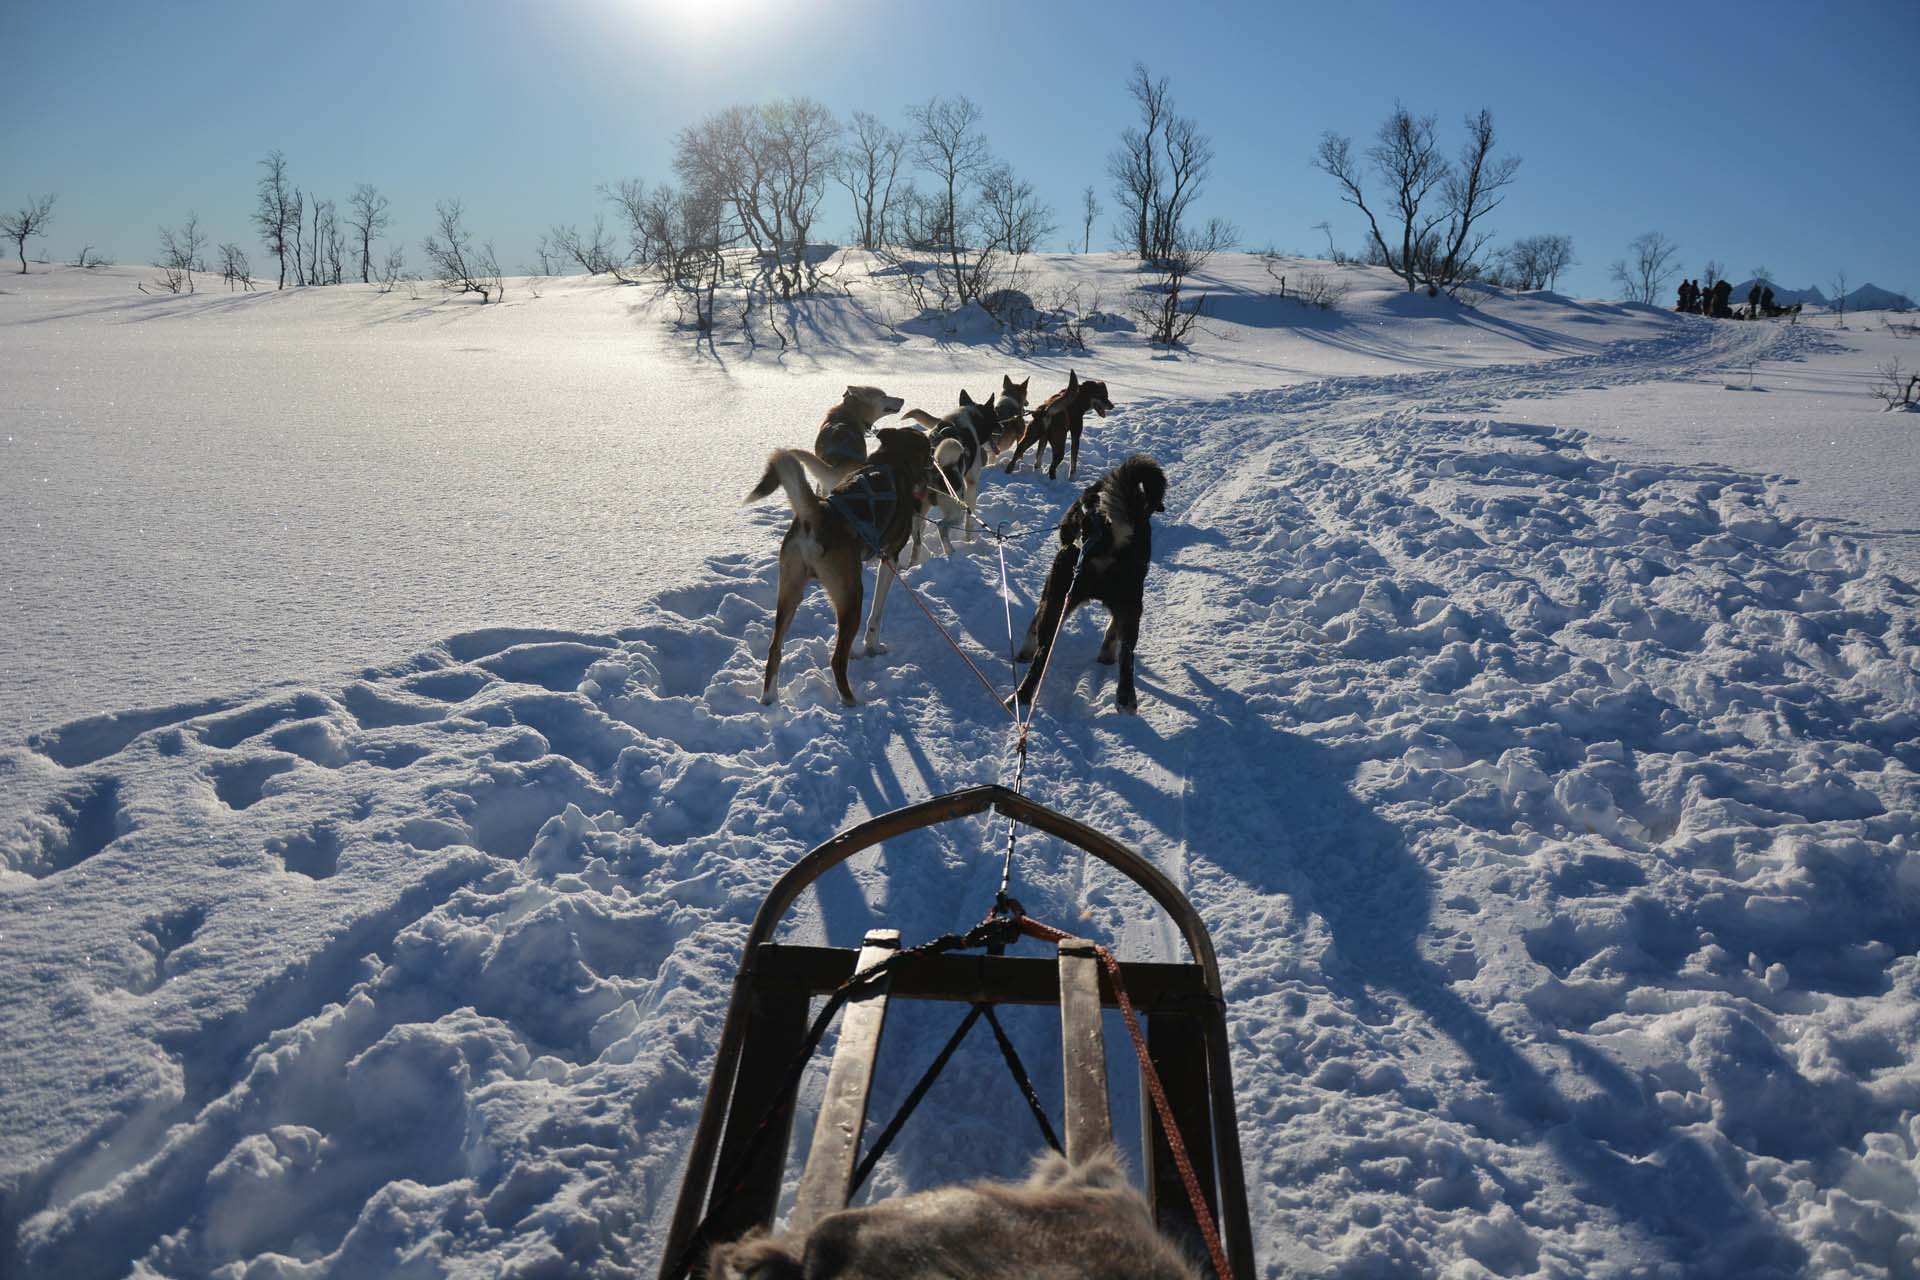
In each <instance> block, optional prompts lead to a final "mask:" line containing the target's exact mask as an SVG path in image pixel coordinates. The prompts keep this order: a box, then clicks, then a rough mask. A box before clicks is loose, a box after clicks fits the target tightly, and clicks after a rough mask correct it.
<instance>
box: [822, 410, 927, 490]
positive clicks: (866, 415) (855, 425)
mask: <svg viewBox="0 0 1920 1280" xmlns="http://www.w3.org/2000/svg"><path fill="white" fill-rule="evenodd" d="M904 404H906V401H904V400H902V399H901V398H900V397H899V396H890V395H888V394H887V393H886V392H884V391H882V390H881V389H880V388H878V387H848V388H847V390H846V394H844V395H842V396H841V397H840V403H839V404H837V405H835V406H833V408H831V409H829V410H827V416H826V419H825V420H824V421H822V422H821V424H820V432H819V434H818V435H816V436H814V438H813V453H814V456H815V457H817V458H819V459H820V461H822V462H824V463H826V464H827V465H828V466H829V467H832V468H833V470H834V476H833V481H832V483H829V484H827V485H826V486H825V487H824V488H823V489H822V490H821V492H823V493H825V492H828V491H830V490H832V488H833V487H834V485H836V484H838V483H839V482H840V481H841V480H842V479H844V478H846V477H847V476H849V475H852V474H853V473H854V472H855V471H858V470H859V469H860V468H861V466H863V465H864V464H865V463H866V460H867V433H868V432H870V431H872V430H873V424H874V423H876V422H878V421H879V420H880V419H882V418H884V417H886V416H887V415H888V414H890V413H898V412H900V408H901V406H902V405H904Z"/></svg>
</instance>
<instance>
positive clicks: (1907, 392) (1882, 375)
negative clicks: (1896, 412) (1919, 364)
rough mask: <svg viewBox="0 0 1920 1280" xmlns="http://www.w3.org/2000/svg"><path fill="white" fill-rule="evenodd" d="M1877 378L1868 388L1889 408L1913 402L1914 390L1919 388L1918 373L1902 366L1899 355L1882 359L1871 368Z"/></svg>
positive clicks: (1919, 379) (1919, 374) (1896, 407)
mask: <svg viewBox="0 0 1920 1280" xmlns="http://www.w3.org/2000/svg"><path fill="white" fill-rule="evenodd" d="M1873 371H1874V373H1876V374H1877V375H1879V376H1878V378H1877V379H1876V380H1875V382H1874V384H1873V385H1872V386H1871V387H1870V388H1868V389H1869V390H1870V391H1871V392H1872V393H1873V394H1874V395H1876V396H1878V397H1879V398H1880V399H1881V400H1883V401H1885V402H1886V405H1887V408H1889V409H1904V408H1906V407H1907V406H1908V405H1911V404H1913V403H1915V401H1914V391H1915V389H1916V388H1920V373H1915V372H1914V371H1913V370H1911V369H1908V368H1906V367H1904V366H1903V365H1902V364H1901V363H1900V359H1899V357H1897V356H1896V357H1894V358H1893V359H1890V360H1883V361H1881V362H1880V363H1879V364H1877V365H1875V366H1874V368H1873Z"/></svg>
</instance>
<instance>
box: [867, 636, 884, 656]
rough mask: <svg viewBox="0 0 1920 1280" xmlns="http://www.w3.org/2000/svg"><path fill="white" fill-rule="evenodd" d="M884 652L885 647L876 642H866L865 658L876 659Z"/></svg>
mask: <svg viewBox="0 0 1920 1280" xmlns="http://www.w3.org/2000/svg"><path fill="white" fill-rule="evenodd" d="M886 651H887V646H885V645H884V644H881V643H880V642H879V641H878V640H869V641H867V656H868V657H869V658H877V657H879V656H880V655H881V654H883V653H885V652H886Z"/></svg>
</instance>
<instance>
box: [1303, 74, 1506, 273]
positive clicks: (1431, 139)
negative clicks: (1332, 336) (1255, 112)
mask: <svg viewBox="0 0 1920 1280" xmlns="http://www.w3.org/2000/svg"><path fill="white" fill-rule="evenodd" d="M1466 126H1467V141H1466V143H1465V145H1463V146H1462V147H1461V149H1460V159H1459V162H1458V164H1454V163H1451V162H1449V161H1448V160H1447V158H1446V156H1444V155H1442V154H1441V151H1440V142H1439V134H1438V130H1437V128H1436V125H1435V120H1434V117H1433V116H1430V115H1428V116H1416V115H1414V114H1413V113H1412V112H1410V111H1408V110H1407V108H1406V107H1405V105H1403V104H1402V103H1399V102H1396V103H1394V104H1393V111H1392V112H1391V113H1390V114H1389V115H1388V116H1387V118H1386V120H1385V121H1384V122H1383V123H1382V124H1381V126H1380V128H1379V130H1378V132H1376V134H1375V135H1374V137H1375V142H1374V145H1373V146H1371V147H1369V148H1368V149H1367V153H1366V160H1367V162H1368V163H1369V164H1370V165H1371V167H1372V169H1373V172H1374V176H1375V177H1376V178H1377V179H1378V180H1379V181H1380V182H1381V183H1382V184H1383V185H1384V186H1385V187H1386V189H1387V197H1386V200H1387V203H1386V205H1385V214H1386V218H1387V227H1386V228H1385V229H1384V230H1383V229H1382V227H1381V222H1380V217H1379V216H1377V215H1376V214H1375V213H1374V210H1373V207H1372V206H1371V205H1369V204H1368V203H1367V196H1366V185H1365V175H1364V174H1363V172H1362V169H1361V162H1360V159H1359V157H1357V156H1355V154H1354V152H1353V143H1352V141H1351V140H1350V139H1348V138H1344V137H1342V136H1340V135H1339V134H1337V133H1333V132H1331V131H1329V132H1328V133H1325V134H1323V135H1321V138H1320V146H1319V147H1318V149H1317V150H1316V151H1315V152H1314V156H1313V166H1314V168H1316V169H1319V170H1320V171H1321V172H1323V173H1325V174H1327V175H1328V176H1329V177H1331V178H1332V179H1333V180H1334V181H1335V182H1337V183H1338V184H1339V185H1340V198H1341V199H1342V200H1343V201H1345V202H1346V203H1347V204H1350V205H1352V206H1353V207H1354V208H1356V209H1358V210H1360V212H1361V213H1362V214H1363V215H1365V217H1366V219H1367V237H1368V239H1367V250H1368V252H1367V253H1366V254H1365V255H1364V256H1365V257H1366V258H1368V259H1369V260H1372V261H1377V262H1379V263H1380V264H1381V265H1383V266H1385V267H1386V268H1387V269H1388V270H1390V271H1392V272H1393V273H1394V274H1395V275H1397V276H1399V277H1400V278H1401V279H1402V280H1404V281H1406V283H1407V291H1408V292H1409V293H1411V292H1412V291H1413V290H1415V289H1418V288H1421V287H1423V286H1424V287H1425V288H1426V290H1427V292H1428V293H1429V294H1434V293H1438V292H1440V291H1441V290H1443V289H1445V290H1449V291H1451V290H1452V289H1453V288H1455V287H1456V286H1457V285H1458V284H1460V283H1461V282H1462V281H1464V280H1467V279H1470V278H1472V276H1473V275H1474V273H1475V270H1476V258H1477V256H1478V255H1479V253H1480V251H1481V250H1482V249H1483V248H1485V246H1486V244H1487V241H1488V239H1489V238H1490V237H1489V235H1488V234H1487V233H1486V232H1485V231H1484V230H1483V229H1481V227H1480V223H1481V221H1482V220H1483V219H1484V218H1485V217H1486V216H1487V214H1489V213H1491V212H1492V211H1493V210H1494V209H1495V208H1497V207H1498V206H1499V204H1500V202H1501V200H1502V199H1504V197H1503V196H1501V195H1500V192H1501V191H1503V190H1505V188H1506V187H1507V186H1509V185H1510V184H1511V183H1512V182H1513V178H1514V174H1515V173H1516V172H1517V171H1518V170H1519V168H1520V158H1519V157H1518V156H1501V157H1496V156H1495V155H1494V154H1493V150H1494V146H1495V135H1494V128H1493V113H1492V112H1490V111H1487V110H1485V109H1484V108H1483V109H1482V110H1481V111H1479V112H1478V113H1477V114H1475V115H1471V116H1468V117H1467V120H1466ZM1389 237H1391V239H1389Z"/></svg>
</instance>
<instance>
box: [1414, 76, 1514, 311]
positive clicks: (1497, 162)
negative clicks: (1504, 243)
mask: <svg viewBox="0 0 1920 1280" xmlns="http://www.w3.org/2000/svg"><path fill="white" fill-rule="evenodd" d="M1466 126H1467V140H1466V142H1464V143H1462V144H1461V147H1460V158H1459V160H1458V162H1457V163H1455V164H1454V166H1453V167H1452V169H1451V170H1450V171H1449V172H1448V174H1447V180H1446V182H1445V183H1443V184H1442V187H1441V196H1442V204H1443V205H1444V206H1445V208H1446V213H1447V218H1446V223H1445V226H1444V228H1443V229H1442V232H1441V236H1440V245H1441V249H1442V253H1441V256H1440V259H1439V262H1438V263H1437V264H1436V265H1435V266H1434V268H1433V270H1432V272H1431V273H1430V274H1429V276H1428V278H1427V290H1428V292H1429V293H1432V292H1434V291H1436V290H1439V289H1449V290H1450V289H1452V288H1453V287H1454V286H1455V285H1456V284H1458V283H1459V282H1460V281H1462V280H1468V279H1471V278H1472V277H1473V273H1474V268H1475V265H1476V261H1477V259H1478V257H1479V254H1480V250H1481V249H1483V248H1484V247H1485V246H1486V243H1487V241H1488V240H1490V239H1491V238H1492V233H1491V232H1488V231H1485V230H1482V229H1480V226H1479V224H1480V222H1481V221H1482V220H1483V219H1484V218H1485V217H1486V216H1487V215H1488V214H1489V213H1492V212H1493V211H1494V210H1495V209H1497V208H1499V207H1500V203H1501V201H1502V200H1504V199H1505V198H1506V197H1504V196H1502V195H1501V194H1500V193H1501V192H1502V191H1503V190H1505V189H1506V188H1507V187H1508V186H1510V185H1512V183H1513V176H1514V174H1516V173H1518V172H1519V170H1520V157H1519V156H1497V157H1496V156H1495V155H1494V154H1493V148H1494V131H1493V112H1491V111H1489V110H1487V109H1486V108H1485V107H1482V108H1480V110H1479V112H1478V113H1476V114H1474V115H1470V116H1468V117H1467V120H1466Z"/></svg>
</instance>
